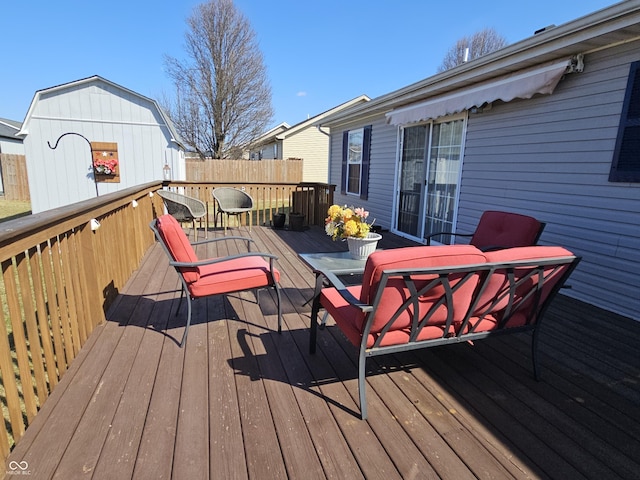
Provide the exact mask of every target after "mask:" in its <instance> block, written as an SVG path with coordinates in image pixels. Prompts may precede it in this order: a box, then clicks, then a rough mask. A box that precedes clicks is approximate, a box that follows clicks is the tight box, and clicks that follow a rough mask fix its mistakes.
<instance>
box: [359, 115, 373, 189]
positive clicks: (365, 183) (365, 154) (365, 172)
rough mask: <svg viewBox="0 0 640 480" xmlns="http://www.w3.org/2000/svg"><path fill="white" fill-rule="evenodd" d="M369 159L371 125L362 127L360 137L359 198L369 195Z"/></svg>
mask: <svg viewBox="0 0 640 480" xmlns="http://www.w3.org/2000/svg"><path fill="white" fill-rule="evenodd" d="M370 159H371V125H367V126H366V127H364V135H363V137H362V172H361V177H360V199H361V200H366V199H367V198H368V197H369V165H370Z"/></svg>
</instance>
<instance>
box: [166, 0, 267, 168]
mask: <svg viewBox="0 0 640 480" xmlns="http://www.w3.org/2000/svg"><path fill="white" fill-rule="evenodd" d="M187 25H188V31H187V33H186V34H185V40H186V54H187V59H186V60H184V61H181V60H178V59H176V58H173V57H166V65H167V70H168V73H169V76H170V77H171V78H172V80H173V83H174V85H175V87H176V96H175V98H174V99H173V100H170V101H167V100H166V99H165V100H164V101H163V106H164V107H165V108H166V109H167V111H168V113H169V116H170V117H171V120H172V121H173V122H174V123H175V125H176V128H177V129H178V132H179V133H180V135H181V136H182V139H183V140H184V142H185V143H186V144H187V145H188V146H190V147H191V148H193V149H194V150H195V151H196V152H197V153H198V154H199V155H200V156H201V157H203V158H204V157H205V156H212V157H213V158H227V157H229V156H230V155H233V154H237V152H238V151H239V149H241V148H242V146H244V145H247V144H248V143H250V142H251V141H252V140H253V139H254V138H257V137H258V136H259V135H260V134H261V133H263V132H264V130H265V128H266V126H267V125H268V124H269V122H270V121H271V118H272V117H273V108H272V106H271V86H270V84H269V81H268V78H267V72H266V68H265V66H264V61H263V57H262V53H261V51H260V49H259V47H258V43H257V41H256V39H255V34H254V32H253V30H252V28H251V25H250V24H249V21H248V20H247V19H246V18H245V17H244V15H243V14H242V13H241V12H239V11H238V10H237V9H236V8H235V5H234V4H233V1H232V0H210V1H209V2H208V3H203V4H201V5H198V6H197V7H195V9H194V11H193V13H192V15H191V17H189V19H188V20H187Z"/></svg>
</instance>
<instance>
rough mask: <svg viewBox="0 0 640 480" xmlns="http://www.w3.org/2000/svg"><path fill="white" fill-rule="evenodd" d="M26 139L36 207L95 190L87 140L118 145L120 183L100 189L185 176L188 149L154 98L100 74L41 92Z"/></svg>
mask: <svg viewBox="0 0 640 480" xmlns="http://www.w3.org/2000/svg"><path fill="white" fill-rule="evenodd" d="M27 131H28V134H27V135H26V137H25V139H24V146H25V154H26V159H27V170H28V176H29V190H30V192H31V206H32V211H33V212H34V213H37V212H40V211H43V210H49V209H51V208H56V207H60V206H64V205H68V204H71V203H75V202H78V201H81V200H86V199H88V198H93V197H95V196H96V185H95V184H94V181H93V177H92V175H91V168H90V167H91V151H90V147H89V144H88V143H87V141H86V140H84V139H83V138H81V137H80V136H77V135H67V136H65V137H63V138H62V139H61V140H60V142H59V144H58V147H57V148H56V149H55V150H52V149H50V148H49V147H48V145H47V142H49V143H51V145H54V144H55V143H56V140H57V139H58V138H59V137H60V136H61V135H62V134H64V133H68V132H73V133H79V134H81V135H82V136H84V137H85V138H86V139H87V140H88V141H89V142H115V143H117V145H118V157H119V162H120V165H119V169H120V183H102V182H100V183H99V184H98V193H99V194H100V195H104V194H106V193H110V192H114V191H117V190H122V189H124V188H127V187H131V186H135V185H141V184H143V183H146V182H150V181H154V180H159V179H162V178H163V171H162V169H163V166H164V165H165V162H166V163H168V164H169V166H170V167H171V170H172V173H171V174H172V178H173V179H177V180H181V179H184V178H185V177H184V175H185V167H184V154H183V152H182V151H181V149H180V148H179V147H178V146H177V145H176V144H175V143H174V142H173V141H172V135H171V133H170V131H169V128H168V127H167V125H166V124H165V122H164V120H163V118H162V116H161V115H160V114H159V112H158V109H157V107H156V106H155V104H154V103H153V102H151V101H149V100H147V99H145V98H144V97H141V96H139V95H136V94H133V93H132V92H129V91H127V90H124V89H121V88H117V87H116V86H114V85H111V84H108V83H106V82H103V81H101V80H99V79H98V80H95V81H92V82H89V83H80V84H79V85H70V86H69V88H66V89H60V90H53V91H51V92H46V91H45V92H42V94H41V96H40V97H39V99H38V100H37V101H36V102H35V104H34V105H33V110H32V111H31V114H30V117H29V123H28V127H27Z"/></svg>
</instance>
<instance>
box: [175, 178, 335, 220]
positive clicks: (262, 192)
mask: <svg viewBox="0 0 640 480" xmlns="http://www.w3.org/2000/svg"><path fill="white" fill-rule="evenodd" d="M165 187H166V188H170V189H171V190H175V191H178V192H180V193H184V194H185V195H189V196H190V197H195V198H198V199H200V200H202V201H203V202H204V203H205V205H206V206H207V212H208V215H207V216H206V222H207V224H206V227H207V228H211V227H213V226H214V221H215V218H214V217H215V204H214V201H213V196H212V194H211V192H212V191H213V189H214V188H216V187H235V188H240V189H243V190H245V191H246V192H247V193H248V194H249V195H251V196H252V197H253V200H254V212H253V215H252V216H251V221H252V223H253V225H270V222H271V220H272V218H273V215H274V214H275V213H278V212H284V213H290V212H294V211H296V212H297V213H303V214H305V223H306V224H308V225H324V218H325V216H326V212H327V209H328V208H329V205H331V203H332V202H333V192H334V190H335V185H328V184H325V183H300V184H298V183H281V184H269V185H265V184H262V183H238V182H197V183H196V182H165ZM238 219H239V220H240V221H242V222H245V218H244V217H238ZM243 224H244V223H243Z"/></svg>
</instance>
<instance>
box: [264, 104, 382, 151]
mask: <svg viewBox="0 0 640 480" xmlns="http://www.w3.org/2000/svg"><path fill="white" fill-rule="evenodd" d="M369 100H370V98H369V97H367V96H366V95H360V96H358V97H356V98H353V99H351V100H349V101H348V102H345V103H342V104H340V105H338V106H336V107H333V108H331V109H329V110H327V111H325V112H322V113H320V114H318V115H316V116H314V117H311V118H308V119H307V120H304V121H302V122H300V123H297V124H295V125H294V126H292V127H290V126H289V125H287V123H285V122H283V123H281V124H280V125H278V126H277V127H275V128H272V129H271V130H269V131H268V132H265V133H264V134H262V136H260V137H259V138H258V139H257V140H256V141H255V142H254V144H256V145H258V144H266V143H271V142H274V141H276V140H285V139H286V138H287V137H289V136H291V135H295V134H296V133H297V132H299V131H300V130H303V129H305V128H307V127H309V126H311V125H315V124H318V123H320V122H322V120H324V119H325V118H326V117H328V116H330V115H333V114H336V113H339V112H341V111H343V110H345V109H348V108H351V107H353V106H356V105H360V104H363V103H367V102H368V101H369Z"/></svg>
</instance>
